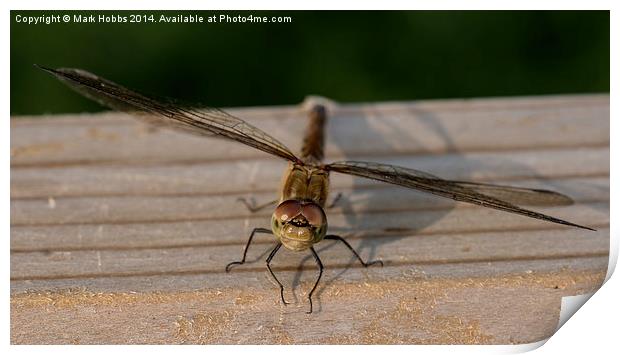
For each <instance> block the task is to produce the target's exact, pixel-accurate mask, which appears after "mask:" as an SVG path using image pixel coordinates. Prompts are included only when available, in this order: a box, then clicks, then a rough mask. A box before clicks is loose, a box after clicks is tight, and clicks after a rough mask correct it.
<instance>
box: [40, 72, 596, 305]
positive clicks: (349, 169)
mask: <svg viewBox="0 0 620 355" xmlns="http://www.w3.org/2000/svg"><path fill="white" fill-rule="evenodd" d="M37 67H39V68H40V69H42V70H44V71H46V72H48V73H50V74H52V75H53V76H55V77H56V78H57V79H59V80H60V81H62V82H64V83H65V84H67V85H68V86H70V87H71V88H72V89H74V90H76V91H77V92H79V93H80V94H82V95H84V96H86V97H88V98H90V99H92V100H95V101H97V102H99V103H100V104H102V105H104V106H108V107H110V108H112V109H115V110H119V111H125V112H129V113H131V114H133V115H134V116H135V117H136V118H139V119H141V120H143V121H146V122H148V123H150V124H154V125H158V126H164V127H171V128H175V129H180V130H183V131H186V132H190V133H193V134H198V135H201V136H216V137H221V138H227V139H231V140H234V141H237V142H240V143H243V144H246V145H248V146H250V147H253V148H255V149H259V150H262V151H263V152H266V153H269V154H271V155H274V156H277V157H279V158H282V159H285V160H288V162H289V164H288V168H287V169H286V171H285V173H284V176H283V179H282V186H281V190H280V197H279V200H278V201H274V203H275V202H278V205H277V207H276V208H275V210H274V212H273V214H272V217H271V229H266V228H254V230H253V231H252V233H250V237H249V238H248V241H247V243H246V245H245V249H244V250H243V257H242V258H241V260H239V261H234V262H231V263H229V264H228V265H227V266H226V272H228V271H230V269H231V267H232V266H234V265H240V264H244V263H245V259H246V254H247V252H248V248H249V247H250V244H251V243H252V239H253V237H254V235H255V234H256V233H268V234H273V235H274V236H275V238H276V241H277V243H276V245H275V247H274V248H273V249H272V250H271V253H270V254H269V256H268V257H267V260H266V264H267V269H268V270H269V272H270V274H271V276H272V277H273V278H274V280H275V281H276V282H277V284H278V286H279V287H280V298H281V300H282V302H283V303H284V304H287V302H286V301H285V300H284V286H283V285H282V283H281V282H280V281H279V280H278V278H277V277H276V275H275V274H274V273H273V270H272V269H271V266H270V263H271V261H272V259H273V258H274V256H275V255H276V253H277V252H278V250H280V248H281V247H282V246H284V247H285V248H287V249H289V250H292V251H305V250H308V249H309V250H310V252H311V253H312V255H313V256H314V259H315V261H316V263H317V265H318V268H319V275H318V277H317V279H316V281H315V282H314V285H313V287H312V289H311V290H310V292H309V293H308V302H309V304H310V309H309V311H308V312H307V313H312V295H313V293H314V291H315V290H316V288H317V285H318V284H319V281H320V279H321V276H322V274H323V263H322V262H321V259H320V257H319V255H318V254H317V252H316V250H315V249H314V245H315V244H317V243H319V242H320V241H322V240H336V241H340V242H342V243H343V244H344V245H345V246H346V247H347V248H348V249H349V250H350V251H351V252H352V253H353V255H354V256H355V257H356V258H357V260H359V262H360V263H361V264H362V265H363V266H364V267H368V266H370V265H373V264H379V265H383V262H382V261H380V260H375V261H370V262H365V261H364V260H362V258H361V257H360V256H359V254H358V253H357V252H356V251H355V250H354V249H353V247H351V245H350V244H349V243H348V242H347V241H346V240H345V239H343V238H342V237H340V236H338V235H334V234H328V233H327V216H326V215H325V211H324V209H325V207H326V201H327V198H328V192H329V174H330V173H331V172H336V173H342V174H349V175H354V176H359V177H363V178H368V179H374V180H379V181H383V182H386V183H390V184H394V185H399V186H402V187H406V188H410V189H415V190H420V191H424V192H427V193H431V194H435V195H438V196H441V197H446V198H450V199H452V200H456V201H460V202H466V203H470V204H475V205H479V206H482V207H488V208H494V209H498V210H501V211H506V212H510V213H515V214H520V215H523V216H526V217H530V218H536V219H540V220H544V221H548V222H552V223H558V224H563V225H567V226H572V227H577V228H583V229H588V230H594V229H592V228H589V227H586V226H582V225H578V224H575V223H571V222H568V221H565V220H562V219H559V218H555V217H551V216H548V215H545V214H542V213H538V212H534V211H531V210H527V209H524V208H521V207H519V206H518V205H517V204H522V203H523V201H527V202H528V203H529V202H531V203H532V204H548V205H564V204H570V203H572V200H571V199H570V198H569V197H568V196H565V195H562V194H560V193H557V192H553V191H549V190H540V189H528V188H521V187H510V186H502V185H492V184H486V183H475V182H466V181H452V180H445V179H441V178H439V177H437V176H434V175H431V174H429V173H425V172H423V171H419V170H414V169H411V168H406V167H401V166H394V165H388V164H381V163H374V162H361V161H339V162H335V163H329V164H326V163H324V162H323V145H324V141H325V132H324V126H325V121H326V112H325V108H324V107H322V106H320V105H317V106H315V107H314V108H313V109H312V110H311V112H310V115H309V117H310V120H309V122H308V129H307V131H306V133H305V137H304V141H303V145H302V149H301V154H300V155H299V156H297V155H295V154H293V153H292V152H291V151H290V150H289V149H288V148H287V147H285V146H284V145H283V144H282V143H280V142H279V141H278V140H276V139H275V138H273V137H271V136H270V135H269V134H267V133H265V132H264V131H262V130H260V129H258V128H256V127H253V126H252V125H250V124H248V123H247V122H245V121H243V120H241V119H239V118H237V117H234V116H232V115H230V114H228V113H226V112H224V111H222V110H219V109H214V108H195V107H186V106H182V105H179V104H176V103H175V102H174V101H172V100H168V99H155V98H153V97H150V96H147V95H143V94H140V93H137V92H135V91H132V90H129V89H127V88H124V87H122V86H120V85H118V84H115V83H113V82H111V81H109V80H106V79H104V78H101V77H99V76H97V75H94V74H92V73H89V72H87V71H84V70H81V69H69V68H59V69H50V68H45V67H41V66H37ZM246 205H247V203H246ZM248 207H249V206H248Z"/></svg>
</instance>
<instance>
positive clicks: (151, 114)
mask: <svg viewBox="0 0 620 355" xmlns="http://www.w3.org/2000/svg"><path fill="white" fill-rule="evenodd" d="M39 68H41V69H42V70H44V71H46V72H48V73H50V74H52V75H53V76H55V77H56V78H58V79H59V80H60V81H62V82H63V83H65V84H67V85H68V86H69V87H71V88H72V89H74V90H75V91H77V92H78V93H80V94H82V95H84V96H86V97H88V98H89V99H92V100H94V101H97V102H98V103H100V104H102V105H104V106H107V107H110V108H112V109H114V110H118V111H124V112H128V113H131V114H132V115H134V116H135V117H136V118H139V119H141V120H143V121H146V122H148V123H150V124H154V125H158V126H164V127H171V128H175V129H179V130H182V131H185V132H190V133H193V134H198V135H202V136H217V137H222V138H227V139H231V140H234V141H237V142H241V143H244V144H246V145H248V146H250V147H253V148H256V149H259V150H262V151H264V152H266V153H269V154H272V155H275V156H279V157H281V158H284V159H288V160H290V161H294V162H299V159H298V158H297V157H296V156H295V155H294V154H293V153H292V152H291V151H290V150H289V149H288V148H286V146H284V145H283V144H282V143H280V142H279V141H277V140H276V139H275V138H273V137H271V136H270V135H268V134H267V133H265V132H264V131H262V130H260V129H258V128H256V127H254V126H252V125H250V124H248V123H247V122H245V121H243V120H241V119H239V118H237V117H235V116H232V115H230V114H228V113H226V112H224V111H222V110H219V109H214V108H201V109H196V108H191V107H183V106H182V105H179V104H176V103H174V102H173V101H171V100H168V99H155V98H153V97H149V96H146V95H143V94H140V93H137V92H135V91H132V90H129V89H127V88H124V87H122V86H120V85H118V84H116V83H114V82H111V81H109V80H107V79H104V78H101V77H99V76H97V75H95V74H92V73H89V72H87V71H85V70H81V69H70V68H60V69H50V68H44V67H40V66H39Z"/></svg>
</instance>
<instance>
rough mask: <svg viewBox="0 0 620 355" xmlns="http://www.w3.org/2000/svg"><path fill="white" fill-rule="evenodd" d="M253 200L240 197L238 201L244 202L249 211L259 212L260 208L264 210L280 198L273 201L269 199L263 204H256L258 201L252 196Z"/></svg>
mask: <svg viewBox="0 0 620 355" xmlns="http://www.w3.org/2000/svg"><path fill="white" fill-rule="evenodd" d="M250 200H251V202H248V200H246V199H245V197H239V198H238V199H237V201H239V202H241V203H243V205H244V206H245V207H246V208H247V209H248V211H250V212H252V213H254V212H258V211H260V210H262V209H263V208H265V207H269V206H273V205H275V204H276V203H278V200H273V201H269V202H266V203H263V204H262V205H258V206H257V205H256V201H255V200H254V198H253V197H252V198H251V199H250Z"/></svg>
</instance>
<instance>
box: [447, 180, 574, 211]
mask: <svg viewBox="0 0 620 355" xmlns="http://www.w3.org/2000/svg"><path fill="white" fill-rule="evenodd" d="M451 182H452V183H454V184H455V185H458V186H462V187H465V188H468V189H471V190H474V191H476V192H478V193H481V194H483V195H486V196H491V197H495V198H497V199H500V200H502V201H505V202H508V203H512V204H515V205H527V206H568V205H572V204H573V203H574V201H573V199H571V198H570V197H568V196H566V195H563V194H561V193H559V192H555V191H551V190H544V189H528V188H525V187H515V186H506V185H494V184H486V183H477V182H469V181H451Z"/></svg>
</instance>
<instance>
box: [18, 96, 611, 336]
mask: <svg viewBox="0 0 620 355" xmlns="http://www.w3.org/2000/svg"><path fill="white" fill-rule="evenodd" d="M323 102H326V103H327V106H328V110H329V114H330V118H329V120H328V124H327V142H326V157H327V160H328V161H335V160H343V159H347V160H371V161H380V162H387V163H392V164H398V165H404V166H410V167H414V168H416V169H420V170H424V171H428V172H430V173H433V174H437V175H440V176H442V177H445V178H450V179H460V180H463V179H467V180H474V181H486V182H494V183H502V184H508V185H516V186H526V187H535V188H547V189H552V190H555V191H558V192H562V193H565V194H567V195H569V196H571V197H572V198H573V199H574V200H575V204H573V205H570V206H562V207H554V206H536V207H532V208H533V209H535V210H538V211H541V212H543V213H547V214H551V215H553V216H557V217H559V218H563V219H567V220H570V221H573V222H575V223H579V224H585V225H588V226H591V227H594V228H596V229H597V231H596V232H589V231H584V230H578V229H571V228H566V227H564V226H558V225H554V224H550V223H545V222H542V221H538V220H531V219H528V218H524V217H521V216H514V215H510V214H506V213H502V212H499V211H494V210H486V209H483V208H479V207H476V206H470V205H465V204H462V203H456V202H453V201H449V200H443V199H440V198H437V197H434V196H431V195H426V194H422V193H419V192H415V191H404V190H403V189H401V188H398V187H394V186H388V185H384V184H380V183H378V182H374V181H367V180H362V179H357V178H353V177H349V176H345V175H338V174H332V188H333V191H334V192H342V193H343V194H344V196H345V198H344V199H343V200H341V201H340V202H339V203H338V205H337V206H335V207H334V208H332V209H330V210H329V211H328V218H329V224H330V230H331V231H332V232H333V233H338V234H340V235H342V236H344V237H346V238H347V240H349V241H350V243H351V244H352V245H353V246H354V247H355V248H356V249H357V250H358V251H359V252H360V254H361V255H362V257H363V258H365V259H366V258H371V259H381V260H383V261H384V263H385V266H384V267H383V268H381V267H371V268H368V269H364V268H362V267H360V265H359V264H356V262H355V260H354V259H353V258H351V255H350V254H349V252H348V250H346V248H344V247H343V246H342V245H339V244H335V243H334V242H328V241H325V242H321V243H320V244H319V245H318V246H317V250H318V251H319V253H320V255H321V258H322V259H323V262H324V264H325V266H326V273H325V275H324V282H323V283H322V284H321V285H320V287H319V289H318V290H317V295H316V305H317V306H318V307H317V311H316V312H315V313H314V314H312V315H307V314H305V311H306V309H307V307H308V304H307V300H306V297H307V292H308V291H309V289H310V286H311V284H312V282H313V280H314V278H315V277H316V266H315V265H314V263H313V260H312V257H311V255H309V254H308V255H306V254H305V253H293V252H284V253H281V254H278V256H277V258H276V259H274V262H273V265H274V270H275V271H276V273H277V274H278V276H279V277H280V278H281V280H282V281H283V283H284V285H285V287H286V294H285V296H286V298H287V299H289V301H293V302H294V304H292V305H289V306H287V307H285V306H283V305H281V304H280V303H279V299H278V295H277V291H276V290H277V286H276V285H275V284H274V282H273V281H272V280H271V279H270V278H269V277H268V274H267V272H266V270H265V268H264V262H263V260H264V259H265V258H266V256H267V255H266V254H267V253H268V250H269V249H270V247H271V246H272V245H273V239H272V238H273V237H271V236H269V235H259V236H258V237H257V239H256V242H255V244H253V246H252V247H251V248H250V252H249V254H248V260H249V262H248V263H247V264H245V265H242V266H239V267H236V268H234V269H233V270H232V271H231V272H230V273H225V272H224V266H225V265H226V264H227V263H228V262H230V261H233V260H237V259H239V258H240V256H241V252H242V250H243V246H244V245H245V241H246V238H247V236H248V234H249V232H250V231H251V230H252V228H254V227H267V226H268V224H269V216H270V213H271V211H270V209H269V208H267V209H265V210H263V211H260V212H257V213H254V214H252V213H250V212H248V211H247V210H246V209H245V208H244V207H243V206H242V205H241V204H240V203H239V202H238V201H236V199H237V198H238V197H241V196H244V197H254V198H255V199H256V200H257V201H259V202H263V201H269V200H271V199H273V197H274V196H275V194H276V193H277V188H278V185H277V184H278V182H279V181H280V177H281V174H282V171H283V168H284V167H285V162H282V161H279V160H278V159H276V158H271V157H269V156H267V155H265V154H264V153H261V152H258V151H254V150H252V149H249V148H246V147H243V146H241V145H238V144H235V143H231V142H226V141H222V140H216V139H201V138H197V137H192V136H188V135H184V134H179V133H176V132H170V131H166V130H157V129H152V128H150V127H146V126H144V125H142V124H140V123H138V122H136V121H134V120H132V119H130V118H128V117H127V116H126V115H124V114H118V113H102V114H94V115H65V116H57V117H43V118H41V117H14V118H12V120H11V135H12V137H11V138H12V139H11V342H12V343H14V344H71V343H74V344H77V343H79V344H171V343H172V344H177V343H198V344H212V343H224V344H240V343H244V344H273V343H276V344H284V343H292V344H349V343H368V344H377V343H379V344H394V343H406V344H411V343H415V344H445V343H448V344H472V343H476V344H507V343H527V342H533V341H537V340H540V339H544V338H546V337H549V336H550V335H552V334H553V332H554V330H555V328H556V326H557V322H558V317H559V309H560V308H559V307H560V302H561V297H562V296H567V295H576V294H582V293H586V292H592V291H594V290H596V289H598V288H599V287H600V285H601V283H602V282H603V279H604V276H605V272H606V270H607V259H608V254H609V98H608V96H607V95H567V96H550V97H523V98H499V99H475V100H438V101H422V102H392V103H374V104H355V105H339V104H337V103H334V102H331V101H325V100H323ZM308 105H309V102H305V103H304V104H302V105H299V106H296V107H262V108H243V109H231V110H229V111H230V112H231V113H233V114H235V115H237V116H239V117H242V118H243V119H247V121H248V122H250V123H251V124H253V125H255V126H257V127H260V128H262V129H265V130H266V131H268V132H270V133H271V134H272V135H273V136H274V137H276V138H278V139H280V140H281V141H282V142H283V143H285V144H286V145H288V146H289V147H290V148H291V149H298V148H299V146H300V144H301V138H300V137H302V133H303V132H302V129H303V127H305V123H306V122H305V119H306V117H305V110H306V109H307V107H308ZM360 142H364V144H360Z"/></svg>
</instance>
